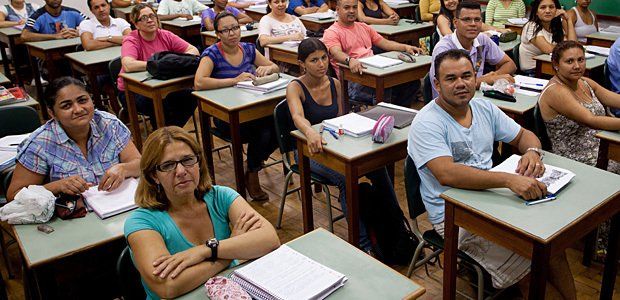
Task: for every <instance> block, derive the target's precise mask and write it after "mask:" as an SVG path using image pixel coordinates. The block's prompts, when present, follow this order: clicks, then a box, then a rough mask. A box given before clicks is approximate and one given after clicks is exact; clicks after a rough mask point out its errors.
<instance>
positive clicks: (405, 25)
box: [370, 19, 435, 45]
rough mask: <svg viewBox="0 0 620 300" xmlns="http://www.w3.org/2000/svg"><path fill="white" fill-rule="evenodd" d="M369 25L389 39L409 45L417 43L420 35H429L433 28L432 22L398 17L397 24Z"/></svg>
mask: <svg viewBox="0 0 620 300" xmlns="http://www.w3.org/2000/svg"><path fill="white" fill-rule="evenodd" d="M370 27H372V28H374V29H375V30H376V31H377V32H378V33H379V34H380V35H381V36H383V37H384V38H386V39H388V40H390V41H395V42H399V43H403V44H410V45H418V44H419V42H418V40H419V39H420V38H421V37H425V36H430V35H432V34H433V31H434V30H435V25H433V23H430V22H424V23H413V21H412V20H407V19H400V21H399V22H398V25H370Z"/></svg>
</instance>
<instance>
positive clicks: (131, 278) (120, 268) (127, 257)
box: [116, 246, 146, 300]
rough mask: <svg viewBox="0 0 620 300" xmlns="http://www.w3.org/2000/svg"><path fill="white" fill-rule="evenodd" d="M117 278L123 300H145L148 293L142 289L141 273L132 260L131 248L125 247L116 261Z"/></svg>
mask: <svg viewBox="0 0 620 300" xmlns="http://www.w3.org/2000/svg"><path fill="white" fill-rule="evenodd" d="M116 277H117V279H118V285H119V287H120V290H121V293H122V296H123V299H125V300H131V299H144V298H146V293H145V292H144V287H142V283H141V277H140V272H138V269H136V267H135V266H134V264H133V261H132V260H131V252H130V251H129V246H127V247H125V249H123V251H122V252H121V255H120V256H119V257H118V260H117V261H116Z"/></svg>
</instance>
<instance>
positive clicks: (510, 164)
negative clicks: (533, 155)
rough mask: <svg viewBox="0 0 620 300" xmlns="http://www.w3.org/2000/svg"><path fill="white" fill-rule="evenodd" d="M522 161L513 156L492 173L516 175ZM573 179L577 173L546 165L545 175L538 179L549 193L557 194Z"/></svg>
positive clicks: (518, 156) (519, 157) (518, 157)
mask: <svg viewBox="0 0 620 300" xmlns="http://www.w3.org/2000/svg"><path fill="white" fill-rule="evenodd" d="M520 159H521V156H520V155H516V154H513V155H512V156H510V157H509V158H507V159H506V160H505V161H503V162H502V163H501V164H499V165H497V166H495V167H494V168H493V169H491V170H490V171H492V172H506V173H510V174H516V173H515V170H516V169H517V166H518V165H519V160H520ZM573 177H575V173H573V172H571V171H569V170H565V169H562V168H558V167H554V166H550V165H547V164H545V174H543V176H541V177H540V178H536V179H538V181H540V182H542V183H544V184H545V185H546V186H547V192H549V193H552V194H556V193H557V192H559V191H560V190H561V189H562V188H563V187H564V186H566V185H567V184H568V183H569V182H570V181H571V179H573Z"/></svg>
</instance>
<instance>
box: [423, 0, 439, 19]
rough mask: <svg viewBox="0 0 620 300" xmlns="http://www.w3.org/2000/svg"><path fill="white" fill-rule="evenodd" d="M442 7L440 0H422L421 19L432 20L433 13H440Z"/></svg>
mask: <svg viewBox="0 0 620 300" xmlns="http://www.w3.org/2000/svg"><path fill="white" fill-rule="evenodd" d="M440 8H441V2H439V0H420V19H421V20H422V21H432V20H433V14H438V13H439V9H440Z"/></svg>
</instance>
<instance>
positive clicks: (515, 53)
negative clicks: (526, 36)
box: [512, 43, 521, 73]
mask: <svg viewBox="0 0 620 300" xmlns="http://www.w3.org/2000/svg"><path fill="white" fill-rule="evenodd" d="M520 46H521V43H518V44H516V45H515V46H514V47H513V48H512V61H514V62H515V65H517V73H519V72H520V71H521V63H520V60H519V47H520Z"/></svg>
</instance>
